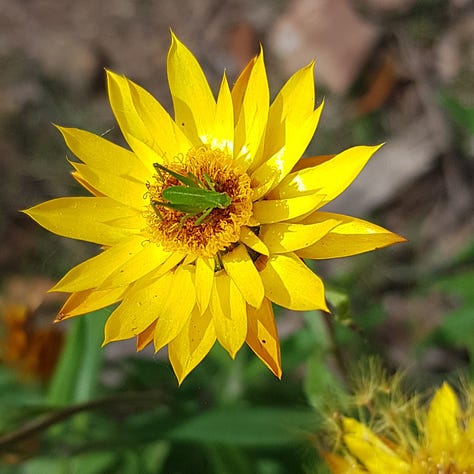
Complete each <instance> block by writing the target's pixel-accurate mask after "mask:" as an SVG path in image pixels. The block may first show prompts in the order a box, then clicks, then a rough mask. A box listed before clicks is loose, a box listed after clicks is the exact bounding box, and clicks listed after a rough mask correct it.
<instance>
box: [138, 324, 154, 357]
mask: <svg viewBox="0 0 474 474" xmlns="http://www.w3.org/2000/svg"><path fill="white" fill-rule="evenodd" d="M155 326H156V321H154V322H152V323H151V324H150V325H149V326H148V327H147V328H146V329H145V330H144V331H143V332H141V333H140V334H138V336H137V352H138V351H142V350H143V349H145V347H147V346H148V345H150V344H151V343H152V342H153V334H154V332H155Z"/></svg>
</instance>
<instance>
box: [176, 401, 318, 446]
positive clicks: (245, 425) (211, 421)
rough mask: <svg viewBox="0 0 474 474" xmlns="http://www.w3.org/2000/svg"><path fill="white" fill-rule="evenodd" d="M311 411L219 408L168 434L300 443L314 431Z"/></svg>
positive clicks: (228, 441) (234, 442) (244, 442)
mask: <svg viewBox="0 0 474 474" xmlns="http://www.w3.org/2000/svg"><path fill="white" fill-rule="evenodd" d="M314 429H315V416H314V413H313V412H312V411H310V410H303V409H301V410H298V409H283V408H242V407H228V408H226V409H223V408H217V409H214V410H210V411H208V412H206V413H204V414H202V415H199V416H196V417H195V418H192V419H191V420H189V421H188V422H184V423H183V424H181V425H180V426H178V427H177V428H175V429H173V430H171V431H170V432H169V434H168V437H169V439H171V440H172V441H193V442H200V443H216V444H223V445H231V446H242V447H278V446H287V445H292V444H295V443H297V442H301V441H302V440H303V439H304V437H305V432H307V430H311V431H314Z"/></svg>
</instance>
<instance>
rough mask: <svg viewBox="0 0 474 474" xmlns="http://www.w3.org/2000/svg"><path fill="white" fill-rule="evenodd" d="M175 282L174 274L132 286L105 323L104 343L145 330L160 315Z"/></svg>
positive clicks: (128, 337)
mask: <svg viewBox="0 0 474 474" xmlns="http://www.w3.org/2000/svg"><path fill="white" fill-rule="evenodd" d="M172 283H173V275H172V274H166V275H163V276H162V277H161V278H158V279H156V280H153V281H148V282H147V285H146V286H142V287H141V288H139V289H134V288H131V289H130V290H129V291H128V292H127V294H126V295H125V298H124V300H123V301H122V303H121V304H120V306H119V307H118V308H117V309H116V310H115V311H114V312H113V313H112V314H111V315H110V317H109V319H107V323H106V325H105V338H104V344H108V343H109V342H112V341H120V340H123V339H130V338H131V337H134V336H137V335H138V334H140V333H142V332H143V331H145V330H146V329H147V328H148V327H149V326H150V324H152V323H153V322H154V321H156V320H157V318H158V317H159V316H160V314H161V311H160V308H161V307H162V306H163V305H164V303H165V301H166V299H167V297H168V293H169V292H170V288H171V286H172Z"/></svg>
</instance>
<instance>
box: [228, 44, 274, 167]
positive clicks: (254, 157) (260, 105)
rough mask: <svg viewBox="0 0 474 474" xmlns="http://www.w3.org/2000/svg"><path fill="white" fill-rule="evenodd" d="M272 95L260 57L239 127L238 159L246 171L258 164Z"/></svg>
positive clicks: (261, 54) (238, 122) (237, 137)
mask: <svg viewBox="0 0 474 474" xmlns="http://www.w3.org/2000/svg"><path fill="white" fill-rule="evenodd" d="M269 102H270V92H269V89H268V81H267V74H266V71H265V63H264V59H263V51H260V54H259V55H258V56H257V59H256V61H255V64H254V65H253V67H252V69H251V71H250V76H249V78H248V82H247V87H246V89H245V94H244V97H243V100H242V106H241V108H240V114H239V117H238V119H237V122H236V125H235V138H234V157H235V158H236V160H237V161H238V162H239V163H240V164H241V165H242V167H243V168H244V169H247V168H248V167H249V166H251V164H252V162H253V161H258V160H259V156H260V154H261V153H262V152H263V140H264V138H265V129H266V125H267V120H268V109H269Z"/></svg>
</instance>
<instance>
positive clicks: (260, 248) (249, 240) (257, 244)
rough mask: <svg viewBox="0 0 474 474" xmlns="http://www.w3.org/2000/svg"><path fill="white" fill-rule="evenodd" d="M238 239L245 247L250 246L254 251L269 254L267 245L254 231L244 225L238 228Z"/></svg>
mask: <svg viewBox="0 0 474 474" xmlns="http://www.w3.org/2000/svg"><path fill="white" fill-rule="evenodd" d="M240 241H241V242H242V243H243V244H245V245H246V246H247V247H249V248H251V249H252V250H253V251H254V252H257V253H261V254H262V255H270V252H269V250H268V248H267V246H266V245H265V244H264V243H263V242H262V240H261V239H260V238H259V237H258V236H257V235H256V234H255V232H252V230H250V229H249V228H248V227H246V226H242V227H241V228H240Z"/></svg>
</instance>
